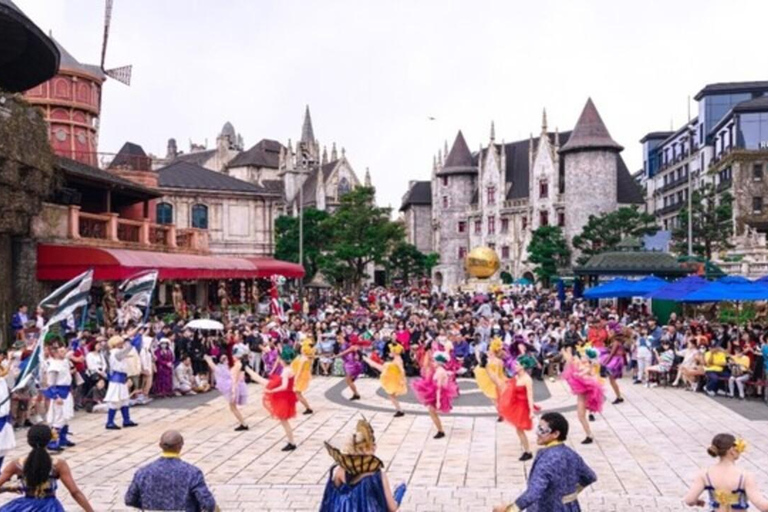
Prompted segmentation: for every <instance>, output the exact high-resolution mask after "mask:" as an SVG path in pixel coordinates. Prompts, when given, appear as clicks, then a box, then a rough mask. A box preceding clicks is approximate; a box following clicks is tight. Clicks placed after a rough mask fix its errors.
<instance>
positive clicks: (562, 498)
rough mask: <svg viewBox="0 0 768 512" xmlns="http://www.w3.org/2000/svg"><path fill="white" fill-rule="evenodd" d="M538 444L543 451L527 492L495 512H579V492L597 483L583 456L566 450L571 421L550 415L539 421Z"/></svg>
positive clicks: (557, 414)
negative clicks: (524, 511)
mask: <svg viewBox="0 0 768 512" xmlns="http://www.w3.org/2000/svg"><path fill="white" fill-rule="evenodd" d="M536 435H537V436H536V442H537V443H538V445H539V446H541V448H540V449H539V451H538V452H537V453H536V458H535V459H534V461H533V465H532V466H531V472H530V475H529V477H528V489H526V491H525V492H524V493H523V494H521V495H520V496H519V497H518V498H517V499H516V500H515V502H514V503H510V504H508V505H499V506H498V507H496V508H494V509H493V510H494V512H518V511H520V510H527V511H528V512H580V511H581V508H580V507H579V499H578V498H579V492H581V490H582V489H583V488H585V487H587V486H588V485H591V484H593V483H594V482H595V481H596V480H597V476H596V475H595V472H594V471H592V470H591V469H590V468H589V466H587V464H586V463H585V462H584V459H582V458H581V456H580V455H579V454H578V453H576V452H575V451H573V450H572V449H570V448H569V447H567V446H566V445H565V444H563V443H564V442H565V440H566V439H567V438H568V421H567V420H566V419H565V418H564V417H563V415H562V414H560V413H557V412H549V413H546V414H544V415H543V416H542V417H541V420H540V421H539V427H538V429H537V431H536Z"/></svg>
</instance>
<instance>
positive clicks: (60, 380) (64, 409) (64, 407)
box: [43, 341, 75, 452]
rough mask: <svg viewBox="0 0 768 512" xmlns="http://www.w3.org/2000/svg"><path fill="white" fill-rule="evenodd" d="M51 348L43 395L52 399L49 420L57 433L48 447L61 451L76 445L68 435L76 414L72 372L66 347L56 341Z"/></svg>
mask: <svg viewBox="0 0 768 512" xmlns="http://www.w3.org/2000/svg"><path fill="white" fill-rule="evenodd" d="M50 349H51V358H50V359H48V361H47V365H46V366H47V367H46V374H47V378H46V382H47V383H48V388H46V389H45V390H44V391H43V395H45V397H46V398H48V399H49V400H50V401H51V403H50V405H49V407H48V416H47V421H48V424H49V425H50V426H51V427H52V428H53V429H55V431H56V435H55V436H54V440H53V441H51V444H50V445H49V446H48V449H49V450H51V451H56V452H60V451H62V450H63V449H64V448H67V447H70V446H75V443H73V442H72V441H70V440H69V439H68V437H67V435H68V434H69V420H71V419H72V418H74V416H75V404H74V401H73V400H72V373H71V372H70V370H69V359H68V358H67V349H66V347H63V346H62V345H61V343H59V342H58V341H54V342H53V343H51V346H50Z"/></svg>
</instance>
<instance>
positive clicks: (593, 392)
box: [562, 363, 605, 412]
mask: <svg viewBox="0 0 768 512" xmlns="http://www.w3.org/2000/svg"><path fill="white" fill-rule="evenodd" d="M562 376H563V379H564V380H565V381H566V382H567V383H568V385H569V386H570V387H571V391H572V392H573V394H575V395H582V396H584V398H585V400H586V406H587V409H588V410H589V411H591V412H601V411H602V410H603V402H604V401H605V391H604V390H603V385H602V383H601V382H600V381H599V380H598V379H597V378H596V377H592V376H588V377H585V376H583V375H579V373H578V372H577V371H576V368H575V366H574V365H573V364H572V363H568V364H566V365H565V368H564V369H563V375H562Z"/></svg>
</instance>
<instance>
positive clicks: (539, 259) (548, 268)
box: [528, 226, 571, 287]
mask: <svg viewBox="0 0 768 512" xmlns="http://www.w3.org/2000/svg"><path fill="white" fill-rule="evenodd" d="M570 255H571V253H570V250H569V249H568V244H567V243H566V241H565V237H564V236H563V231H562V229H560V228H559V227H557V226H541V227H540V228H538V229H537V230H536V231H534V232H533V233H532V234H531V242H530V243H529V244H528V261H529V262H531V263H533V264H535V265H536V266H535V267H534V270H533V272H534V273H535V274H536V277H538V278H539V280H540V281H541V282H542V283H543V284H544V286H547V287H548V286H549V283H550V280H551V278H552V277H554V276H556V275H557V269H558V268H562V267H566V266H568V263H569V259H570Z"/></svg>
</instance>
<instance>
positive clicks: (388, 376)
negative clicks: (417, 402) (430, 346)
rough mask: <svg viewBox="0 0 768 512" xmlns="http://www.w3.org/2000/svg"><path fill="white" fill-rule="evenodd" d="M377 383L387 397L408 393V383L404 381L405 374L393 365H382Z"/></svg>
mask: <svg viewBox="0 0 768 512" xmlns="http://www.w3.org/2000/svg"><path fill="white" fill-rule="evenodd" d="M379 382H380V383H381V387H382V389H384V391H386V392H387V394H388V395H395V396H402V395H404V394H406V393H408V381H407V380H406V379H405V373H403V370H402V369H401V368H400V367H399V366H398V365H396V364H395V363H384V368H383V369H382V371H381V377H379Z"/></svg>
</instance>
